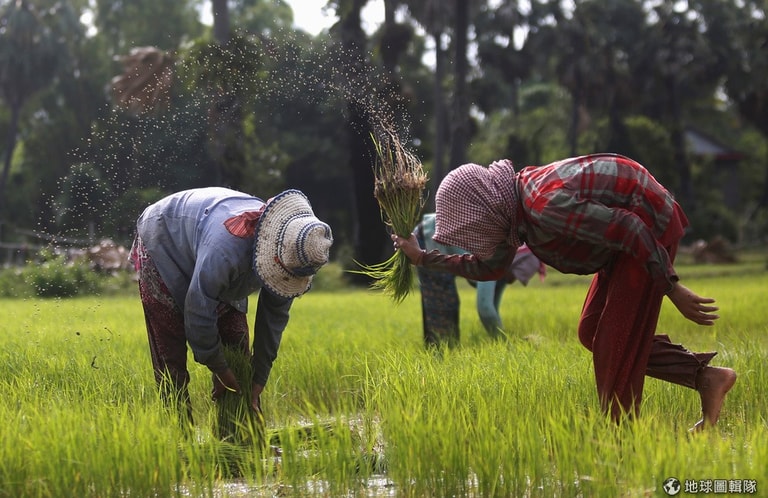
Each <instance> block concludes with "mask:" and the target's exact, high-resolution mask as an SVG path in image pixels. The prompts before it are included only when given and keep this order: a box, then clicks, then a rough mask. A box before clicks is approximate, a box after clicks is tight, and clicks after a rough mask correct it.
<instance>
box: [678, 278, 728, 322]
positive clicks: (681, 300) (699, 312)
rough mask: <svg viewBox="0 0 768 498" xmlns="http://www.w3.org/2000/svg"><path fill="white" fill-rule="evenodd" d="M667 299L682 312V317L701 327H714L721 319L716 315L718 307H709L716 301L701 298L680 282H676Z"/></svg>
mask: <svg viewBox="0 0 768 498" xmlns="http://www.w3.org/2000/svg"><path fill="white" fill-rule="evenodd" d="M667 297H669V300H670V301H672V303H673V304H674V305H675V307H676V308H677V309H678V311H680V314H681V315H683V316H684V317H685V318H687V319H688V320H690V321H692V322H695V323H698V324H699V325H714V323H715V320H717V319H718V318H720V315H715V314H714V312H715V311H717V310H718V309H719V308H718V307H717V306H708V305H710V304H714V302H715V300H714V299H712V298H709V297H701V296H699V295H698V294H696V293H695V292H693V291H692V290H690V289H689V288H687V287H685V286H684V285H682V284H680V282H675V285H674V287H672V290H671V291H670V292H669V294H667Z"/></svg>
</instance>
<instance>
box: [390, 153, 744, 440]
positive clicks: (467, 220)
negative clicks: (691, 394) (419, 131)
mask: <svg viewBox="0 0 768 498" xmlns="http://www.w3.org/2000/svg"><path fill="white" fill-rule="evenodd" d="M435 202H436V208H437V209H436V228H435V234H434V240H436V241H437V242H439V243H441V244H444V245H452V246H457V247H461V248H462V249H465V250H467V251H468V252H469V253H468V254H463V255H444V254H440V253H439V252H437V251H431V252H426V251H424V250H422V249H420V248H419V246H418V243H417V242H416V239H415V237H413V236H411V237H410V238H409V239H404V238H402V237H398V236H396V235H393V237H392V239H393V241H394V246H395V249H401V250H402V251H403V252H404V253H405V254H406V255H408V257H409V258H410V260H411V262H412V263H413V264H415V265H418V266H424V267H427V268H432V269H439V270H443V271H448V272H451V273H454V274H456V275H460V276H463V277H466V278H469V279H473V280H493V279H498V278H499V277H500V276H501V274H502V273H503V271H504V269H505V268H506V267H507V266H509V263H510V261H511V260H512V258H514V255H515V252H516V251H517V248H518V247H520V246H521V245H522V244H523V243H525V244H527V245H528V247H529V248H530V249H531V250H532V251H533V253H534V254H535V255H536V256H538V258H539V259H540V260H542V261H543V262H545V263H546V264H548V265H550V266H552V267H554V268H556V269H558V270H560V271H561V272H564V273H576V274H594V275H595V276H594V278H593V280H592V284H591V286H590V288H589V291H588V293H587V297H586V300H585V303H584V308H583V310H582V313H581V318H580V321H579V339H580V340H581V342H582V344H584V346H585V347H586V348H587V349H589V350H590V351H591V352H592V357H593V363H594V367H595V378H596V381H597V391H598V395H599V397H600V404H601V407H602V408H603V410H604V411H606V412H609V413H610V414H611V416H612V417H613V419H614V420H616V421H618V420H619V419H620V418H621V416H622V415H623V414H628V415H629V416H631V417H634V416H637V415H638V414H639V408H640V402H641V400H642V392H643V383H644V380H645V376H646V375H649V376H651V377H655V378H658V379H662V380H666V381H669V382H673V383H675V384H680V385H683V386H686V387H690V388H692V389H695V390H696V391H698V393H699V395H700V397H701V407H702V417H701V420H699V421H698V422H697V423H696V424H695V425H694V426H693V428H692V430H699V429H702V428H704V427H706V426H709V425H713V424H715V423H716V422H717V419H718V417H719V415H720V409H721V407H722V404H723V401H724V399H725V395H726V393H727V392H728V390H729V389H730V388H731V387H732V386H733V384H734V382H735V381H736V373H735V372H734V371H733V370H731V369H730V368H722V367H712V366H709V362H710V360H711V359H712V357H713V356H715V354H717V353H693V352H691V351H689V350H687V349H686V348H684V347H683V346H681V345H678V344H673V343H672V342H670V339H669V337H668V336H666V335H656V334H655V332H656V324H657V321H658V317H659V311H660V309H661V303H662V299H663V298H664V296H665V295H666V296H667V297H669V299H670V300H671V301H672V303H673V304H674V305H675V306H676V307H677V309H678V310H679V311H680V313H681V314H682V315H683V316H684V317H686V318H687V319H689V320H691V321H693V322H695V323H698V324H700V325H712V324H713V323H714V321H715V320H716V319H717V318H718V315H717V314H715V313H716V312H717V310H718V308H717V307H715V306H714V300H713V299H710V298H705V297H702V296H699V295H697V294H696V293H694V292H692V291H691V290H690V289H688V288H686V287H685V286H683V285H682V284H680V282H679V278H678V276H677V274H676V272H675V269H674V267H673V262H674V259H675V253H676V252H677V248H678V245H679V243H680V239H681V238H682V237H683V234H684V231H685V228H686V226H687V225H688V220H687V218H686V216H685V214H684V213H683V211H682V209H681V208H680V206H679V205H678V204H677V202H675V200H674V198H673V197H672V195H671V194H670V193H669V192H668V191H667V190H666V189H665V188H664V187H663V186H662V185H661V184H659V183H658V182H657V181H656V179H655V178H653V176H652V175H651V174H650V173H649V172H648V171H647V170H646V169H645V168H644V167H643V166H641V165H640V164H638V163H637V162H635V161H633V160H631V159H628V158H626V157H623V156H619V155H615V154H593V155H588V156H582V157H575V158H569V159H564V160H562V161H558V162H555V163H552V164H548V165H546V166H540V167H533V166H531V167H526V168H523V169H522V170H520V171H519V172H516V171H515V170H514V168H513V165H512V162H511V161H508V160H501V161H496V162H494V163H493V164H491V165H490V167H488V168H486V167H483V166H479V165H477V164H466V165H463V166H461V167H459V168H457V169H455V170H453V171H451V172H450V173H449V174H448V175H447V176H446V177H445V179H444V180H443V181H442V183H441V184H440V187H439V188H438V191H437V195H436V200H435Z"/></svg>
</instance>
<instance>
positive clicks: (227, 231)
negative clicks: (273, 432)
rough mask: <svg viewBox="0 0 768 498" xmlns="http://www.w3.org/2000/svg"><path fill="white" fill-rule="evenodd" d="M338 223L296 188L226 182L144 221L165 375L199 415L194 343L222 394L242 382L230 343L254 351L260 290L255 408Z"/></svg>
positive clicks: (155, 359)
mask: <svg viewBox="0 0 768 498" xmlns="http://www.w3.org/2000/svg"><path fill="white" fill-rule="evenodd" d="M332 243H333V238H332V235H331V229H330V227H329V226H328V225H326V224H325V223H323V222H322V221H320V220H318V219H317V218H316V217H315V215H314V213H313V211H312V207H311V206H310V203H309V200H308V199H307V198H306V196H305V195H304V194H303V193H301V192H300V191H298V190H287V191H285V192H282V193H280V194H279V195H277V196H275V197H273V198H272V199H269V200H268V201H267V202H266V203H265V202H264V201H262V200H261V199H259V198H257V197H253V196H251V195H248V194H244V193H242V192H237V191H234V190H229V189H226V188H219V187H210V188H201V189H193V190H186V191H183V192H178V193H175V194H172V195H169V196H168V197H166V198H164V199H162V200H160V201H158V202H156V203H155V204H152V205H151V206H149V207H148V208H147V209H145V210H144V212H143V213H142V215H141V217H139V220H138V222H137V235H136V239H135V241H134V244H133V249H132V251H131V258H132V261H133V263H134V265H135V267H136V269H137V271H138V272H139V294H140V296H141V302H142V305H143V307H144V316H145V319H146V325H147V333H148V336H149V349H150V352H151V354H152V366H153V369H154V372H155V380H156V381H157V383H158V386H159V387H160V390H161V393H162V394H163V397H164V398H165V399H166V401H171V400H176V402H178V403H180V406H179V408H180V412H181V413H182V414H183V415H187V416H188V417H189V421H190V422H191V421H192V419H191V413H192V411H191V402H190V399H189V392H188V389H187V386H188V384H189V372H188V370H187V365H186V362H187V343H189V346H190V349H191V350H192V353H193V355H194V359H195V361H197V362H199V363H201V364H203V365H205V366H207V367H208V368H209V369H210V370H211V372H212V373H213V379H214V382H213V383H214V387H213V397H214V399H218V398H219V397H220V396H221V395H222V394H223V393H224V391H225V389H226V390H230V391H238V392H239V391H240V390H241V388H245V387H247V386H242V387H241V386H240V385H238V382H237V380H236V379H235V375H234V373H233V372H232V370H231V369H230V368H229V366H228V365H227V361H226V359H225V356H224V352H223V351H222V348H221V346H222V344H226V345H231V346H235V347H238V348H240V349H241V350H242V351H243V352H244V353H245V354H250V349H249V346H250V345H249V333H248V324H247V322H246V311H247V302H248V301H247V298H248V296H249V295H250V294H253V293H254V292H257V291H260V292H259V298H258V304H257V306H256V323H255V326H254V331H253V351H252V356H251V363H252V366H253V369H252V371H253V383H252V385H251V386H250V387H249V388H250V389H251V403H252V408H253V409H254V410H255V411H256V412H259V413H260V412H261V402H260V395H261V393H262V390H263V389H264V386H265V384H266V382H267V378H268V377H269V373H270V370H271V368H272V362H273V361H274V360H275V358H276V357H277V351H278V348H279V347H280V340H281V338H282V334H283V330H284V329H285V326H286V325H287V323H288V314H289V310H290V308H291V304H292V302H293V299H294V298H295V297H298V296H300V295H302V294H304V293H305V292H307V291H308V290H309V288H310V285H311V283H312V277H313V275H314V274H315V273H316V272H317V271H318V270H319V269H320V267H322V266H323V265H325V264H326V263H327V262H328V253H329V249H330V247H331V244H332Z"/></svg>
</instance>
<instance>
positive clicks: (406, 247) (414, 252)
mask: <svg viewBox="0 0 768 498" xmlns="http://www.w3.org/2000/svg"><path fill="white" fill-rule="evenodd" d="M391 238H392V246H393V247H394V249H395V251H397V250H398V249H400V250H401V251H403V254H405V255H406V256H407V257H408V259H410V260H411V263H413V264H414V265H419V264H421V260H422V258H423V256H424V250H423V249H422V248H421V247H419V241H418V240H416V235H414V234H411V235H410V237H408V238H407V239H406V238H404V237H400V236H399V235H397V234H395V233H393V234H392V236H391Z"/></svg>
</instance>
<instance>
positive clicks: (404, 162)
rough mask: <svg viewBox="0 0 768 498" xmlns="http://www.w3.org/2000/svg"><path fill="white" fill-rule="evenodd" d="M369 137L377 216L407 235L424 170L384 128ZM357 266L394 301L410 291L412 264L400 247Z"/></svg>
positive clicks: (416, 214)
mask: <svg viewBox="0 0 768 498" xmlns="http://www.w3.org/2000/svg"><path fill="white" fill-rule="evenodd" d="M372 138H373V142H374V145H375V147H376V156H377V157H376V162H375V164H374V177H375V178H374V189H373V195H374V196H375V197H376V200H377V201H378V203H379V207H380V209H381V218H382V220H383V221H384V223H386V225H387V226H388V227H389V229H390V230H391V231H392V232H393V233H396V234H397V235H399V236H401V237H406V238H407V237H409V236H410V234H411V232H412V231H413V228H414V227H415V226H416V224H417V223H418V222H419V218H420V217H421V212H422V210H423V208H424V203H425V202H426V196H425V188H426V185H427V174H426V173H425V172H424V170H423V169H422V167H421V161H419V159H418V158H417V157H416V156H415V155H414V154H412V153H411V152H410V151H408V150H407V149H406V148H405V147H404V146H403V144H402V143H401V142H400V140H399V139H398V137H397V135H396V134H395V133H393V132H390V131H385V132H384V136H383V138H381V139H380V140H377V139H376V138H375V137H372ZM358 264H360V263H358ZM360 266H361V267H362V270H360V271H359V272H358V273H361V274H363V275H367V276H369V277H370V278H371V279H372V280H373V283H372V287H374V288H376V289H382V290H383V291H384V292H385V293H387V294H389V295H390V296H391V297H392V298H393V299H394V300H395V302H398V303H399V302H401V301H402V300H403V299H404V298H405V297H406V296H407V295H408V293H409V292H410V291H411V287H412V285H413V268H412V266H411V262H410V260H409V259H408V257H407V256H406V255H405V254H404V253H403V252H402V251H400V250H398V251H396V252H395V253H394V254H393V255H392V256H391V257H390V258H389V259H387V260H386V261H384V262H382V263H378V264H373V265H370V266H368V265H363V264H360Z"/></svg>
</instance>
